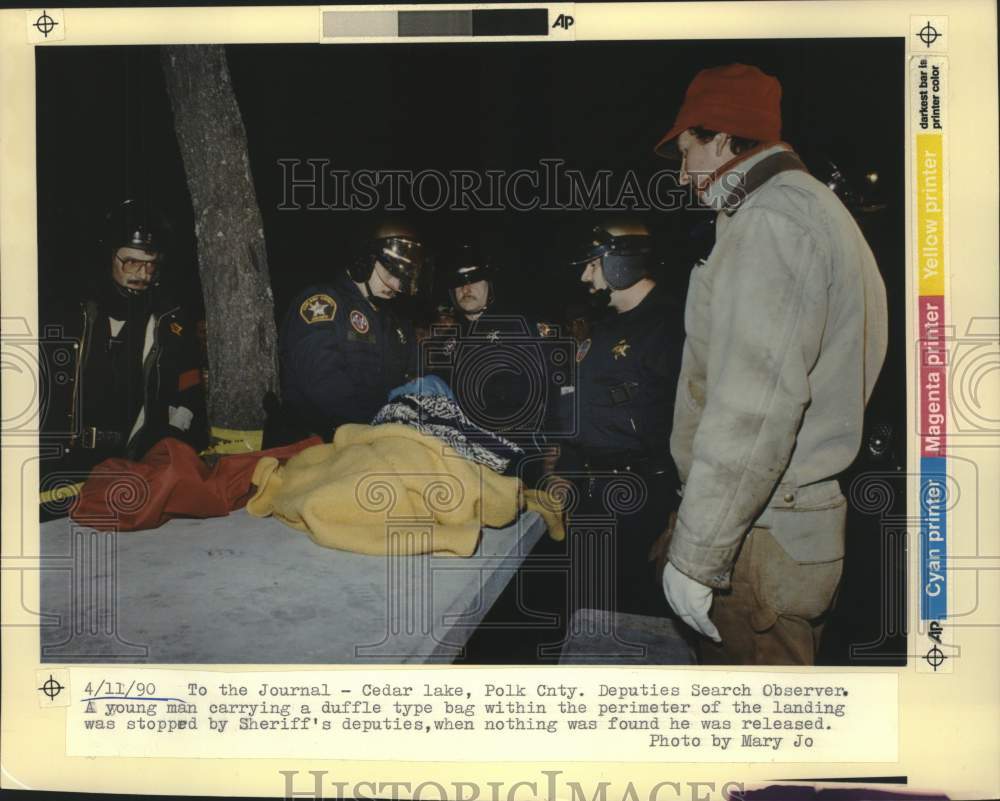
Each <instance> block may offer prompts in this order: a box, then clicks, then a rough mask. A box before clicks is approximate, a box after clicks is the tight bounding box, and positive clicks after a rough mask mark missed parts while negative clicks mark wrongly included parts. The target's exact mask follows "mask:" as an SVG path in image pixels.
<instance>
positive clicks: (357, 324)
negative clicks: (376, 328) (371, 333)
mask: <svg viewBox="0 0 1000 801" xmlns="http://www.w3.org/2000/svg"><path fill="white" fill-rule="evenodd" d="M351 327H352V328H353V329H354V330H355V331H357V332H358V333H359V334H367V333H368V329H369V327H370V326H369V324H368V318H367V317H365V316H364V314H362V313H361V312H359V311H358V310H357V309H354V310H353V311H352V312H351Z"/></svg>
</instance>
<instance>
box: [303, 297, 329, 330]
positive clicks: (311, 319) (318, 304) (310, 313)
mask: <svg viewBox="0 0 1000 801" xmlns="http://www.w3.org/2000/svg"><path fill="white" fill-rule="evenodd" d="M336 313H337V301H335V300H334V299H333V298H331V297H330V296H329V295H325V294H319V295H310V296H309V297H308V298H306V299H305V300H304V301H302V305H301V306H299V316H300V317H302V319H303V320H305V321H306V322H307V323H309V324H312V323H325V322H328V321H330V320H332V319H333V316H334V315H335V314H336Z"/></svg>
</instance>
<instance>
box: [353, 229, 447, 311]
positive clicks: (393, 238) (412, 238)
mask: <svg viewBox="0 0 1000 801" xmlns="http://www.w3.org/2000/svg"><path fill="white" fill-rule="evenodd" d="M375 262H378V263H379V264H381V265H382V266H383V267H385V269H386V270H388V272H389V274H390V275H393V276H394V277H396V278H398V279H399V284H400V293H401V294H403V295H416V294H418V293H420V292H421V291H422V290H423V289H424V288H425V287H426V284H427V282H428V281H429V280H430V272H431V265H430V260H429V259H428V257H427V254H426V252H425V248H424V245H423V242H422V241H421V238H420V236H419V235H418V234H417V232H416V230H415V229H414V228H413V227H412V226H409V225H406V224H404V223H386V224H383V225H380V226H379V227H378V228H377V229H376V230H375V233H374V235H373V236H372V238H371V239H370V240H368V242H367V244H366V247H365V250H364V252H363V253H362V254H361V256H359V258H357V259H355V260H354V262H353V263H352V264H351V266H350V267H349V268H348V271H347V272H348V274H349V275H350V276H351V279H352V280H354V281H357V282H358V283H359V284H365V285H366V286H367V285H368V282H369V281H370V280H371V276H372V270H374V269H375ZM368 294H369V295H370V296H371V294H372V293H371V290H370V288H369V293H368Z"/></svg>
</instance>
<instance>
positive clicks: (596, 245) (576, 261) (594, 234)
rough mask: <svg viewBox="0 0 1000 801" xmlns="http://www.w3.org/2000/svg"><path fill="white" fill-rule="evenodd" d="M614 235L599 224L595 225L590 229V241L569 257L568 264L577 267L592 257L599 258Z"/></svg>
mask: <svg viewBox="0 0 1000 801" xmlns="http://www.w3.org/2000/svg"><path fill="white" fill-rule="evenodd" d="M613 240H614V237H613V236H611V234H609V233H608V232H607V231H605V230H604V229H603V228H601V227H600V226H596V227H595V228H594V229H593V230H592V231H591V239H590V242H589V243H587V244H586V245H584V246H583V247H581V248H580V249H579V250H578V251H577V252H576V253H575V254H574V255H573V257H572V258H571V259H570V264H571V265H572V266H574V267H578V266H580V265H581V264H587V263H589V262H591V261H593V260H594V259H599V258H600V257H601V256H603V255H604V254H605V253H607V252H608V250H609V249H610V248H611V244H612V241H613Z"/></svg>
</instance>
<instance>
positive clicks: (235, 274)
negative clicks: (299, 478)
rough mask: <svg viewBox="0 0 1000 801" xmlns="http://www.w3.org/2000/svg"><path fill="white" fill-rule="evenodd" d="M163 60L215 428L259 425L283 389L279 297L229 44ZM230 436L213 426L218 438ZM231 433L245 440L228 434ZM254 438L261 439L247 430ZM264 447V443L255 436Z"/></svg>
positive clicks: (172, 53)
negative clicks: (194, 256) (188, 210)
mask: <svg viewBox="0 0 1000 801" xmlns="http://www.w3.org/2000/svg"><path fill="white" fill-rule="evenodd" d="M161 52H162V56H161V61H162V65H163V72H164V76H165V78H166V86H167V94H168V95H169V97H170V103H171V106H172V107H173V113H174V128H175V129H176V132H177V141H178V144H179V145H180V152H181V157H182V159H183V162H184V171H185V173H186V175H187V184H188V189H189V191H190V193H191V203H192V205H193V207H194V219H195V236H196V237H197V244H198V272H199V274H200V276H201V286H202V292H203V294H204V298H205V316H206V321H205V322H206V326H207V332H208V368H209V387H208V419H209V424H210V425H211V426H212V427H213V429H219V428H225V429H230V430H235V431H246V432H251V431H259V430H260V429H262V428H263V424H264V408H263V398H264V395H265V393H266V392H268V391H269V390H273V391H275V392H278V355H277V332H276V330H275V326H274V313H273V306H274V297H273V295H272V294H271V280H270V274H269V272H268V267H267V252H266V250H265V247H264V226H263V222H262V220H261V215H260V209H259V208H258V206H257V195H256V193H255V192H254V187H253V180H252V178H251V175H250V163H249V159H248V156H247V137H246V130H245V128H244V127H243V118H242V117H241V116H240V109H239V106H238V105H237V103H236V96H235V94H234V93H233V87H232V82H231V81H230V78H229V67H228V65H227V63H226V52H225V49H224V48H223V47H222V46H221V45H195V46H192V45H183V46H170V47H163V48H162V50H161ZM220 436H222V437H223V438H226V435H225V434H221V435H220V432H218V431H214V432H213V440H217V439H218V438H219V437H220ZM229 438H230V439H232V438H236V439H239V437H238V436H236V435H234V434H232V433H230V434H229ZM247 439H248V441H250V442H253V441H255V440H254V437H253V436H252V435H251V436H248V438H247ZM256 447H259V440H257V441H256Z"/></svg>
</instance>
